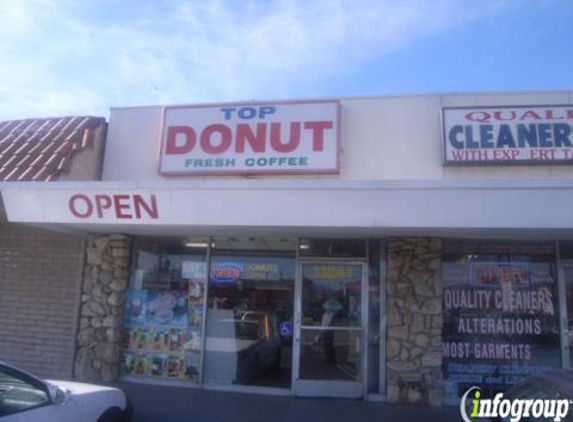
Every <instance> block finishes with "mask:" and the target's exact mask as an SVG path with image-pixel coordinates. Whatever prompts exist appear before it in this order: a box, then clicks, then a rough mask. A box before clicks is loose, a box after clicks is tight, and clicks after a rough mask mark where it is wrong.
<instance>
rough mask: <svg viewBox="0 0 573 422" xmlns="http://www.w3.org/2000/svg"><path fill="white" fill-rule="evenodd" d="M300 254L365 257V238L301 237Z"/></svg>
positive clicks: (309, 255)
mask: <svg viewBox="0 0 573 422" xmlns="http://www.w3.org/2000/svg"><path fill="white" fill-rule="evenodd" d="M299 254H300V256H303V257H324V258H365V257H366V240H364V239H301V240H300V243H299Z"/></svg>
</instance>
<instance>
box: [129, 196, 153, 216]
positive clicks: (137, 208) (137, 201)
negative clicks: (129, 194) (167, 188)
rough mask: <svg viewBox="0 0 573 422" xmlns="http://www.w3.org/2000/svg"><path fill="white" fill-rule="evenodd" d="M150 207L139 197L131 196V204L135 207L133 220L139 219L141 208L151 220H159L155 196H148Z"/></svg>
mask: <svg viewBox="0 0 573 422" xmlns="http://www.w3.org/2000/svg"><path fill="white" fill-rule="evenodd" d="M149 199H150V200H151V206H150V205H149V204H148V203H146V202H145V201H144V200H143V198H142V197H141V195H133V204H134V207H135V218H141V209H142V208H143V209H144V210H145V212H146V213H147V215H148V216H149V217H151V218H153V219H157V218H159V212H158V210H157V199H156V198H155V195H150V196H149Z"/></svg>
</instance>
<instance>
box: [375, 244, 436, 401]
mask: <svg viewBox="0 0 573 422" xmlns="http://www.w3.org/2000/svg"><path fill="white" fill-rule="evenodd" d="M386 248H387V249H386V250H387V259H388V273H387V278H386V280H387V324H388V325H387V326H388V343H387V368H388V377H387V379H388V390H387V391H388V400H389V401H390V402H397V403H409V404H429V405H432V406H440V405H441V402H442V349H441V345H442V326H443V317H442V284H441V280H440V267H441V254H442V243H441V240H440V239H439V238H397V239H391V240H390V241H389V242H387V244H386Z"/></svg>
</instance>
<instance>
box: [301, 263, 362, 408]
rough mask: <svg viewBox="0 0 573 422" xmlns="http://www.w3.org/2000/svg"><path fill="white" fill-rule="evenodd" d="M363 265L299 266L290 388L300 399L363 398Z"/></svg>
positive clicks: (324, 264)
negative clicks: (291, 385)
mask: <svg viewBox="0 0 573 422" xmlns="http://www.w3.org/2000/svg"><path fill="white" fill-rule="evenodd" d="M364 280H365V265H364V264H363V263H362V262H341V261H312V262H310V261H309V262H304V261H303V262H301V263H300V264H299V268H298V277H297V283H296V308H295V309H296V324H295V325H296V326H295V344H294V365H293V380H294V382H293V389H294V393H295V395H298V396H316V397H319V396H322V397H361V396H363V395H364V365H365V356H364V321H365V308H366V305H365V295H364V291H365V289H364Z"/></svg>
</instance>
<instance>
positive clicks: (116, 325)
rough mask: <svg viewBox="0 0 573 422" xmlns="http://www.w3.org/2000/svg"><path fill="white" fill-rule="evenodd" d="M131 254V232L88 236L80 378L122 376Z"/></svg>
mask: <svg viewBox="0 0 573 422" xmlns="http://www.w3.org/2000/svg"><path fill="white" fill-rule="evenodd" d="M129 255H130V238H129V237H128V236H125V235H122V234H111V235H108V234H106V235H99V234H98V235H89V236H88V237H87V245H86V262H85V266H84V273H83V287H82V296H81V308H80V324H79V332H78V336H77V353H76V360H75V366H74V375H75V378H76V379H78V380H87V381H112V380H114V379H115V378H117V376H118V372H119V363H120V359H121V347H122V337H123V334H122V329H123V326H122V318H123V303H124V296H125V291H126V289H127V286H128V281H129Z"/></svg>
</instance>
